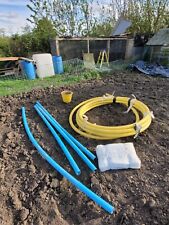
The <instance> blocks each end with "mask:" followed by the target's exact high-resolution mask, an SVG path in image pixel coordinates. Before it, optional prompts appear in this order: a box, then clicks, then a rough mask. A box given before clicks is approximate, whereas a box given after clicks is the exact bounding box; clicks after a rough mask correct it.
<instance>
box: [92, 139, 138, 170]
mask: <svg viewBox="0 0 169 225" xmlns="http://www.w3.org/2000/svg"><path fill="white" fill-rule="evenodd" d="M96 154H97V158H98V164H99V169H100V171H101V172H104V171H106V170H110V169H112V170H115V169H128V168H132V169H140V167H141V161H140V159H139V158H138V156H137V154H136V151H135V148H134V145H133V143H117V144H108V145H97V147H96Z"/></svg>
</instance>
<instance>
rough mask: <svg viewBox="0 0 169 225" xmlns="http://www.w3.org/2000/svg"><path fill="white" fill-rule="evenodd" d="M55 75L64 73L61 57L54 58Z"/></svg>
mask: <svg viewBox="0 0 169 225" xmlns="http://www.w3.org/2000/svg"><path fill="white" fill-rule="evenodd" d="M52 59H53V66H54V71H55V74H61V73H63V72H64V71H63V62H62V57H61V56H52Z"/></svg>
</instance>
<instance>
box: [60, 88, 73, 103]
mask: <svg viewBox="0 0 169 225" xmlns="http://www.w3.org/2000/svg"><path fill="white" fill-rule="evenodd" d="M72 95H73V92H72V91H62V92H61V96H62V100H63V102H65V103H70V102H71V101H72Z"/></svg>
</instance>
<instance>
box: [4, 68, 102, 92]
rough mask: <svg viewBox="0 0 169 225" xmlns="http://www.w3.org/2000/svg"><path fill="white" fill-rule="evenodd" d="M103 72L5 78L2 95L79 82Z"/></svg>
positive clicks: (96, 76) (93, 77)
mask: <svg viewBox="0 0 169 225" xmlns="http://www.w3.org/2000/svg"><path fill="white" fill-rule="evenodd" d="M100 76H101V74H100V73H99V72H97V71H85V72H83V73H81V74H79V75H70V76H68V75H67V76H65V75H56V76H53V77H49V78H44V79H35V80H4V81H0V96H6V95H12V94H17V93H22V92H28V91H31V90H33V89H38V88H45V87H50V86H64V85H72V84H75V83H79V82H81V81H83V80H89V79H99V78H100Z"/></svg>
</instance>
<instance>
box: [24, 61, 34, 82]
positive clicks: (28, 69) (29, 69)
mask: <svg viewBox="0 0 169 225" xmlns="http://www.w3.org/2000/svg"><path fill="white" fill-rule="evenodd" d="M21 66H22V68H23V71H24V73H25V74H26V77H27V79H28V80H34V79H35V78H36V72H35V67H34V64H33V63H32V62H28V61H25V60H23V61H21Z"/></svg>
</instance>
